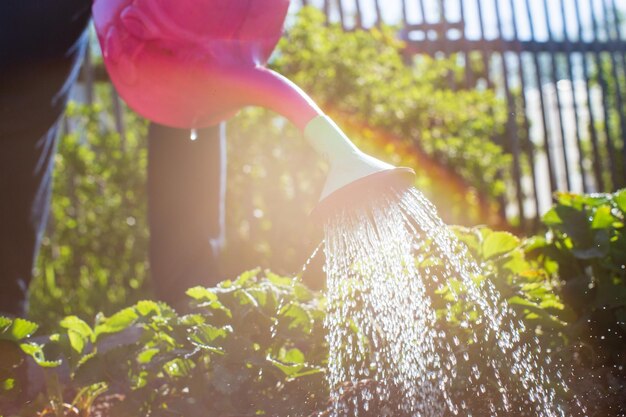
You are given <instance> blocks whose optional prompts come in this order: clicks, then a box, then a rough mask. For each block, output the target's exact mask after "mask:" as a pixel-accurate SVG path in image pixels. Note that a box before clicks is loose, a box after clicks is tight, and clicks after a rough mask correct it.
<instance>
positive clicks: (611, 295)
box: [530, 190, 626, 369]
mask: <svg viewBox="0 0 626 417" xmlns="http://www.w3.org/2000/svg"><path fill="white" fill-rule="evenodd" d="M555 200H556V204H555V205H554V207H553V208H552V209H551V210H550V211H548V212H547V213H546V214H545V215H544V217H543V222H544V224H545V225H546V226H547V227H548V233H547V234H546V235H545V236H538V237H535V238H534V239H533V242H532V244H531V245H530V249H532V250H533V251H534V252H536V253H537V255H538V256H539V257H540V259H541V260H542V261H543V264H544V267H545V269H546V271H548V272H549V273H552V274H554V275H558V277H559V279H560V281H561V285H560V292H561V294H562V297H563V300H564V302H565V303H566V304H567V305H568V306H569V308H571V310H572V311H573V312H574V313H575V317H574V319H575V320H574V323H573V325H572V327H571V328H570V334H571V336H572V337H573V339H574V340H575V341H577V342H578V343H581V344H582V346H583V347H584V349H583V350H588V349H591V350H592V353H591V354H590V355H589V356H588V357H587V359H588V360H590V361H591V362H593V363H594V364H595V365H596V366H599V365H615V366H621V367H622V369H623V367H624V366H626V356H625V355H624V349H623V346H624V338H625V336H626V233H625V230H626V229H625V226H624V223H625V221H626V190H621V191H618V192H616V193H614V194H591V195H577V194H570V193H557V194H556V195H555Z"/></svg>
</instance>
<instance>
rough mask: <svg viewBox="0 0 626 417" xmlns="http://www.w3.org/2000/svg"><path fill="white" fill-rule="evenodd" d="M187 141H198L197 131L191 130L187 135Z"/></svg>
mask: <svg viewBox="0 0 626 417" xmlns="http://www.w3.org/2000/svg"><path fill="white" fill-rule="evenodd" d="M189 139H191V140H196V139H198V129H191V132H190V134H189Z"/></svg>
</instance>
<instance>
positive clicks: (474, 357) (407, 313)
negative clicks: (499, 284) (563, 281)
mask: <svg viewBox="0 0 626 417" xmlns="http://www.w3.org/2000/svg"><path fill="white" fill-rule="evenodd" d="M325 234H326V238H325V246H324V251H325V254H326V264H325V269H326V274H327V276H328V292H327V298H328V315H327V319H326V326H327V330H328V336H327V337H328V343H329V347H330V356H329V358H330V359H329V366H328V375H327V379H328V383H329V385H330V388H331V396H332V398H335V401H334V404H333V414H334V416H337V417H338V416H344V415H355V416H358V415H360V414H363V412H364V411H365V412H366V411H367V410H368V409H369V408H370V406H371V405H372V403H373V402H374V401H376V403H377V404H385V406H384V407H383V408H382V409H379V411H378V415H379V416H380V417H383V416H384V415H388V416H393V417H399V416H420V417H431V416H433V417H434V416H447V415H460V416H472V415H474V416H485V415H491V416H507V415H510V414H513V415H529V416H530V415H532V416H539V417H553V416H564V415H565V411H564V410H563V408H562V407H561V406H560V405H559V404H558V402H557V398H556V394H555V391H554V386H559V387H560V388H559V389H563V390H567V387H566V386H565V384H564V383H562V381H561V379H562V378H560V374H559V370H558V369H555V364H551V363H550V360H549V357H548V356H547V355H545V354H544V352H542V350H541V346H540V345H539V343H538V341H537V340H536V338H533V337H531V338H528V337H526V338H523V337H522V336H523V333H524V330H525V328H524V324H523V322H522V321H521V320H520V318H518V317H517V315H516V314H515V312H514V311H513V310H512V309H511V308H510V307H509V306H508V305H507V303H506V301H505V300H504V299H503V297H501V296H500V294H499V293H498V291H497V290H496V288H495V287H494V284H493V283H492V282H490V281H488V280H484V279H481V272H482V271H481V268H480V267H479V265H477V263H476V262H475V261H474V260H473V259H472V258H471V257H470V255H469V254H468V253H467V249H466V248H465V247H464V245H462V244H461V243H460V242H459V241H458V240H457V239H456V237H455V236H454V235H453V234H452V232H451V231H450V230H449V228H448V227H447V226H446V225H445V224H444V223H443V222H442V220H441V219H440V218H439V217H438V215H437V212H436V209H435V208H434V206H433V205H432V204H431V203H430V202H429V201H428V200H427V199H426V198H425V197H424V196H423V195H422V194H421V193H420V192H419V191H417V190H415V189H413V188H412V189H409V190H405V191H397V192H396V191H394V192H390V193H389V194H387V195H381V196H380V198H379V199H378V201H374V202H372V203H371V205H369V206H368V207H357V208H351V209H350V211H349V212H347V211H346V212H338V213H336V215H334V216H333V217H332V218H331V219H329V220H328V222H327V224H326V227H325ZM426 254H430V256H427V255H426ZM442 289H447V291H448V301H447V304H446V305H444V306H441V305H440V306H437V305H436V303H441V301H440V300H441V299H442V297H436V296H435V294H436V292H437V291H441V290H442ZM459 306H463V308H459ZM441 307H445V308H441ZM437 310H440V311H446V312H447V313H445V314H446V316H447V317H445V318H444V319H443V320H441V319H440V320H438V318H437ZM440 314H441V313H440ZM453 316H454V317H455V318H456V319H457V321H458V322H459V324H458V326H457V327H458V329H457V331H452V330H450V327H447V326H443V325H442V322H445V321H446V320H445V319H446V318H447V319H448V321H449V320H451V319H452V318H453ZM459 329H460V332H459V331H458V330H459ZM461 364H462V365H463V366H460V365H461ZM463 370H469V372H461V371H463ZM550 375H553V376H556V378H557V379H559V380H557V381H551V380H550ZM364 380H366V381H370V382H371V383H370V384H368V385H365V387H366V388H362V389H360V391H359V394H358V395H351V396H349V398H350V399H349V400H346V399H345V398H348V396H346V395H345V394H346V390H347V389H349V388H350V387H355V386H357V385H359V384H360V386H364V385H363V384H362V381H364ZM553 383H555V384H553ZM476 404H480V405H481V407H482V409H481V410H477V409H476ZM359 410H360V411H359Z"/></svg>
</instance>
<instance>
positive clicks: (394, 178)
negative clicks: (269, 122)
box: [93, 0, 414, 211]
mask: <svg viewBox="0 0 626 417" xmlns="http://www.w3.org/2000/svg"><path fill="white" fill-rule="evenodd" d="M288 8H289V0H95V3H94V5H93V16H94V22H95V26H96V31H97V33H98V39H99V41H100V45H101V47H102V54H103V57H104V63H105V65H106V68H107V70H108V72H109V76H110V77H111V80H112V81H113V84H114V85H115V86H116V88H117V90H118V92H119V94H120V96H121V97H122V98H123V99H124V100H125V101H126V102H127V103H128V105H129V106H130V107H131V108H133V109H134V110H135V111H136V112H138V113H139V114H141V115H143V116H144V117H146V118H148V119H150V120H153V121H155V122H157V123H160V124H164V125H168V126H173V127H179V128H191V129H194V128H201V127H206V126H210V125H214V124H217V123H219V122H220V121H223V120H226V119H229V118H230V117H232V116H234V115H235V114H236V113H237V111H238V110H240V109H241V108H242V107H245V106H249V105H255V106H262V107H266V108H269V109H271V110H273V111H275V112H277V113H279V114H282V115H283V116H285V117H287V118H288V119H289V120H291V121H292V122H293V123H294V124H295V125H296V126H298V127H299V128H300V129H301V130H302V131H303V132H304V134H305V137H306V138H307V139H308V140H309V142H310V143H311V144H312V145H313V147H314V148H315V149H316V150H317V151H318V152H319V153H320V154H321V155H323V156H324V157H326V158H327V159H328V160H329V163H330V166H331V170H330V173H329V177H328V180H327V182H326V185H325V187H324V190H323V192H322V197H321V201H320V203H322V202H323V203H324V204H321V205H320V207H319V209H320V211H322V210H321V209H322V208H324V210H325V208H326V207H331V206H334V205H337V204H346V203H350V202H351V200H352V199H353V198H355V197H358V196H356V195H355V194H363V193H368V192H369V193H371V192H372V190H373V189H374V188H373V187H372V185H373V184H375V183H380V182H382V183H384V184H387V183H388V182H389V181H391V182H392V183H400V184H402V185H403V186H406V185H407V184H410V183H411V182H412V180H413V176H414V173H413V171H412V170H411V169H408V168H395V167H393V166H391V165H389V164H387V163H384V162H382V161H379V160H377V159H375V158H373V157H371V156H369V155H366V154H364V153H363V152H361V151H360V150H358V149H357V148H356V147H355V146H354V145H353V144H352V143H351V142H350V140H349V139H348V138H347V137H346V136H345V135H344V134H343V132H342V131H341V130H340V129H339V128H338V127H337V125H336V124H335V123H333V122H332V120H330V119H329V118H328V117H326V116H325V115H324V114H323V113H322V111H321V110H320V109H319V107H318V106H317V105H316V104H315V103H314V102H313V100H311V98H310V97H309V96H308V95H306V93H304V92H303V91H302V90H301V89H300V88H299V87H297V86H296V85H295V84H293V83H292V82H291V81H289V80H288V79H286V78H285V77H283V76H282V75H280V74H278V73H276V72H274V71H271V70H269V69H267V68H265V67H264V66H263V65H264V64H265V63H266V62H267V59H268V58H269V56H270V55H271V53H272V51H273V50H274V47H275V46H276V43H277V42H278V40H279V39H280V36H281V33H282V28H283V23H284V20H285V16H286V15H287V10H288ZM362 184H364V185H365V186H360V185H362ZM331 197H332V198H331ZM331 203H332V204H331Z"/></svg>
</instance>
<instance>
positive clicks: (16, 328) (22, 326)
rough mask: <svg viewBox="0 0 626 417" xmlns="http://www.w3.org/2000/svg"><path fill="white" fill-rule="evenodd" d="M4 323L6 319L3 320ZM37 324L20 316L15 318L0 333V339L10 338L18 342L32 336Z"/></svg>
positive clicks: (37, 326)
mask: <svg viewBox="0 0 626 417" xmlns="http://www.w3.org/2000/svg"><path fill="white" fill-rule="evenodd" d="M5 323H6V321H5ZM38 328H39V325H37V324H36V323H33V322H32V321H28V320H25V319H22V318H16V319H14V320H13V323H11V327H9V328H8V329H7V330H5V332H3V333H1V334H0V339H5V340H12V341H14V342H19V341H20V340H22V339H24V338H26V337H30V336H32V334H33V333H35V332H36V331H37V329H38Z"/></svg>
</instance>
